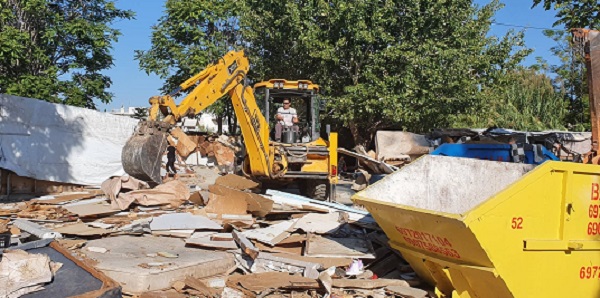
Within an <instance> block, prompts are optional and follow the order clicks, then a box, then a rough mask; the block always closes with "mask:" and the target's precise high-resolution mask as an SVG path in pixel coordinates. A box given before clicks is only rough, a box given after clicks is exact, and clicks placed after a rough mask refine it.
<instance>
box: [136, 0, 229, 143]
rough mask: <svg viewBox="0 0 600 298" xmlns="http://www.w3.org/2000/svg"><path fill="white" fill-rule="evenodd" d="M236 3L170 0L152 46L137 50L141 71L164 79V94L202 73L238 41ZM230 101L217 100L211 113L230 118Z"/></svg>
mask: <svg viewBox="0 0 600 298" xmlns="http://www.w3.org/2000/svg"><path fill="white" fill-rule="evenodd" d="M236 3H237V2H236V1H215V0H192V1H184V0H167V1H166V4H165V8H166V10H165V15H164V16H162V17H161V18H160V20H159V23H158V24H157V25H155V26H153V27H152V30H153V32H152V47H151V48H150V49H149V50H147V51H143V50H138V51H136V55H135V58H136V59H137V60H139V63H140V68H141V69H143V70H145V71H146V72H147V73H155V74H157V75H158V76H160V77H161V78H163V79H165V84H164V85H163V87H162V88H161V91H162V92H163V93H168V92H169V91H170V90H173V89H175V88H176V87H177V86H178V85H179V84H181V83H182V82H183V81H185V80H187V79H188V78H190V77H191V76H193V75H195V74H196V73H198V72H200V71H201V70H203V69H204V68H206V65H208V64H209V63H212V62H214V61H215V60H216V59H218V58H220V57H221V56H223V55H224V54H225V53H226V52H227V51H229V50H231V49H232V48H233V46H234V45H235V44H236V42H238V41H239V38H240V36H239V34H237V32H238V29H239V25H238V18H237V12H238V10H237V7H238V5H237V4H236ZM228 104H229V105H230V103H229V101H217V102H216V103H215V104H213V105H212V106H211V107H210V108H209V109H208V111H210V112H213V113H215V114H216V115H217V118H218V119H219V124H220V126H219V130H220V131H221V129H222V128H221V125H222V123H223V117H225V116H227V113H226V111H228V110H231V109H227V108H226V105H228Z"/></svg>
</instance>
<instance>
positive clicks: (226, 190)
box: [0, 143, 432, 297]
mask: <svg viewBox="0 0 600 298" xmlns="http://www.w3.org/2000/svg"><path fill="white" fill-rule="evenodd" d="M203 144H204V143H203ZM219 144H221V143H219ZM214 146H215V144H214V143H213V148H214ZM213 150H214V149H213ZM217 150H220V149H217ZM203 180H205V179H202V177H198V176H194V175H189V176H186V177H181V178H180V179H177V180H171V181H168V182H166V183H164V184H162V185H160V186H158V187H155V188H150V187H149V186H148V185H147V184H145V183H144V182H141V181H138V180H136V179H134V178H132V177H128V176H126V177H112V178H111V179H108V180H107V181H105V183H103V185H102V191H100V190H91V189H90V190H88V189H86V191H84V192H80V193H71V194H64V195H56V196H44V197H40V198H36V199H34V200H30V201H27V202H19V203H7V204H0V235H5V236H4V238H3V237H1V236H0V246H2V245H4V246H5V248H4V256H3V257H2V259H1V261H0V268H4V267H7V268H8V267H11V268H12V267H14V266H16V265H15V264H16V263H23V262H27V263H29V264H31V266H33V267H35V268H33V269H35V270H34V271H32V274H33V275H30V276H29V275H28V276H24V275H21V276H16V275H11V276H10V278H6V277H5V276H4V275H1V274H0V289H3V291H4V292H2V293H0V296H2V295H4V296H7V297H18V296H20V295H22V294H24V293H27V292H31V291H39V292H37V293H44V292H45V291H47V290H52V289H53V288H60V285H58V284H57V283H58V282H59V278H58V277H59V276H61V272H62V271H61V269H60V264H59V263H60V262H61V261H56V260H55V257H56V256H55V255H54V254H53V253H48V252H47V251H43V250H44V249H46V250H49V249H54V250H60V251H62V252H63V254H64V256H66V258H62V259H61V260H62V262H66V261H68V260H67V259H71V260H73V261H74V262H75V264H76V265H75V266H74V267H80V268H79V269H82V270H86V271H87V272H90V273H91V275H92V276H93V277H96V278H97V279H98V280H99V281H98V286H97V287H96V288H92V289H85V291H88V292H84V293H89V292H90V291H96V292H94V293H104V294H105V295H104V296H105V297H117V296H118V297H120V296H119V295H120V294H121V293H120V292H119V293H117V292H116V291H115V288H118V287H117V286H116V283H118V285H120V287H121V290H120V291H122V293H123V294H124V295H128V296H135V297H187V296H188V295H192V296H198V297H292V296H293V297H322V296H324V295H329V296H330V297H429V296H431V295H432V294H431V292H428V291H426V290H423V289H420V288H419V287H425V286H426V285H425V284H424V283H422V282H421V281H420V280H419V279H418V278H417V277H416V274H415V273H414V272H413V270H412V269H411V267H410V266H409V265H408V264H407V263H406V262H405V261H404V260H403V259H402V257H401V256H400V255H399V253H397V252H396V251H395V250H393V249H392V248H390V247H389V245H388V244H387V242H388V239H387V238H386V236H385V234H384V233H383V232H382V231H381V230H380V229H379V228H378V226H377V225H376V223H375V222H374V220H373V219H372V218H371V217H370V216H369V215H368V213H367V212H366V211H363V210H359V209H355V208H352V207H348V206H346V205H341V204H336V203H329V202H321V201H314V200H311V199H308V198H305V197H301V196H298V195H293V194H288V193H284V192H279V191H274V190H269V191H268V192H267V194H266V195H263V194H258V188H259V185H258V184H257V183H255V182H253V181H251V180H248V179H245V178H243V177H240V176H236V175H232V174H229V175H225V176H219V177H218V178H217V179H216V180H215V182H214V184H209V185H207V183H200V182H202V181H203ZM203 182H206V181H203ZM200 185H203V186H200ZM7 235H8V237H7ZM2 239H4V241H5V242H6V243H3V242H2V241H3V240H2ZM48 243H50V246H48ZM9 244H10V245H9ZM39 250H42V251H39ZM47 255H49V256H50V257H47ZM19 266H20V265H19ZM72 267H73V266H72ZM0 272H4V271H0ZM65 272H66V271H65ZM34 273H35V274H34ZM53 275H54V278H53ZM63 275H64V273H63ZM82 276H83V275H82ZM77 278H79V277H77ZM14 279H17V280H14ZM115 281H116V283H115ZM72 282H75V281H72ZM98 291H100V292H98ZM5 292H6V293H5ZM34 293H36V292H34ZM111 293H112V294H113V296H111V295H110V294H111ZM81 294H82V293H81V292H78V293H77V295H81ZM41 295H42V296H40V297H43V295H45V294H41ZM46 297H49V296H47V295H46Z"/></svg>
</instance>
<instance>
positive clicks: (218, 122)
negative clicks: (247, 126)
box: [217, 114, 223, 135]
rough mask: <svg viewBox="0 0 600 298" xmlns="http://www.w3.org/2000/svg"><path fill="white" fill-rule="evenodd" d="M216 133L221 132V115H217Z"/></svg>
mask: <svg viewBox="0 0 600 298" xmlns="http://www.w3.org/2000/svg"><path fill="white" fill-rule="evenodd" d="M217 134H219V135H221V134H223V115H222V114H219V115H217Z"/></svg>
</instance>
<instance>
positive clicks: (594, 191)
mask: <svg viewBox="0 0 600 298" xmlns="http://www.w3.org/2000/svg"><path fill="white" fill-rule="evenodd" d="M598 191H599V187H598V183H592V201H597V200H598V197H600V194H599V193H598Z"/></svg>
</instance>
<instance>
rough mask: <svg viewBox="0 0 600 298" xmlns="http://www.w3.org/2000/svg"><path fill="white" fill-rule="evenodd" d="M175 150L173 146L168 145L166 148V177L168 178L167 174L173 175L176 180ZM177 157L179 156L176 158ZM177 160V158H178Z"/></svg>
mask: <svg viewBox="0 0 600 298" xmlns="http://www.w3.org/2000/svg"><path fill="white" fill-rule="evenodd" d="M176 150H177V149H175V146H173V145H171V144H169V146H168V147H167V176H166V177H169V174H173V175H174V177H175V178H177V170H176V169H175V157H176V156H177V152H176ZM177 157H179V156H177ZM178 159H179V158H178Z"/></svg>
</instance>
